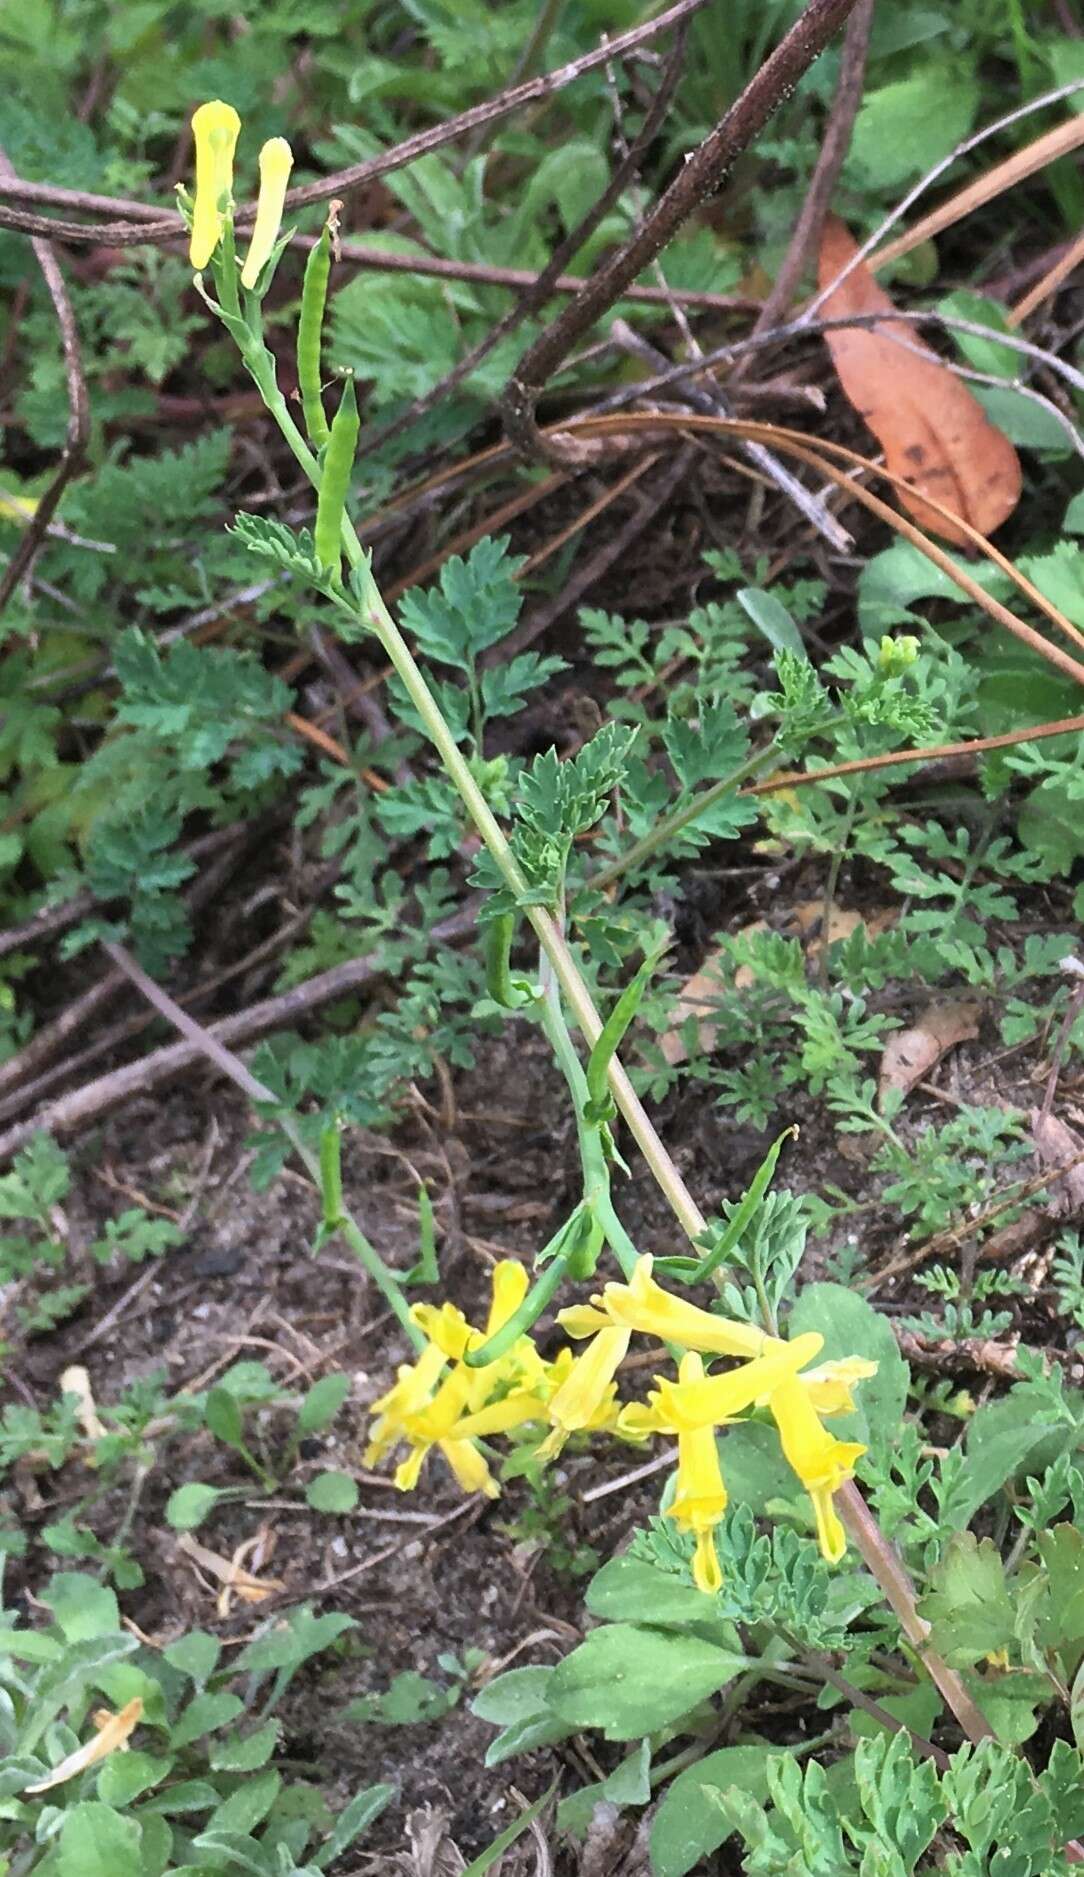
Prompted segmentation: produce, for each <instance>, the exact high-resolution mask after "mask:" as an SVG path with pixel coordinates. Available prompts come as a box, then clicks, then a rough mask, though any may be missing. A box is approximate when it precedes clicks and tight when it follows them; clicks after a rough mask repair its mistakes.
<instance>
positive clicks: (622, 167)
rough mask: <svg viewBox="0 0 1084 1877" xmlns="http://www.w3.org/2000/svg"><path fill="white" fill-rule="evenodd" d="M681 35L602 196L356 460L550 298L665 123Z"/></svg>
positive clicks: (366, 441)
mask: <svg viewBox="0 0 1084 1877" xmlns="http://www.w3.org/2000/svg"><path fill="white" fill-rule="evenodd" d="M687 33H688V22H687V20H682V21H681V22H680V23H679V25H678V29H677V33H676V35H675V40H674V47H673V51H672V52H671V54H670V57H669V58H668V59H667V61H666V64H665V66H664V67H663V71H662V76H661V78H660V80H659V83H658V86H657V88H656V91H655V95H654V97H653V98H652V100H651V105H650V107H649V109H648V111H647V114H646V116H645V117H644V121H643V123H642V125H641V126H640V130H639V132H638V133H637V135H636V137H635V138H634V139H633V141H632V143H631V144H630V146H629V148H628V149H627V150H626V151H625V152H624V154H623V156H622V158H621V161H620V162H619V163H618V164H617V166H616V168H615V169H614V171H613V173H612V175H611V176H610V179H609V181H608V182H607V184H606V187H605V188H604V189H603V191H602V194H601V195H600V196H599V197H598V198H597V200H596V201H595V202H593V203H592V205H591V207H590V208H589V209H588V210H587V213H586V214H585V215H582V216H581V217H580V219H579V221H578V222H577V223H576V225H575V227H574V228H570V229H569V231H568V233H567V234H566V235H565V237H564V239H563V240H562V241H560V242H558V244H557V246H556V248H555V249H554V251H553V253H552V254H551V256H550V258H549V260H548V261H547V263H546V265H545V267H544V268H543V269H542V272H541V273H540V274H539V275H537V276H536V278H535V279H534V280H532V281H531V283H530V285H529V286H526V287H524V289H523V291H522V293H521V294H520V295H519V298H518V299H517V300H516V301H515V303H514V305H512V306H510V307H509V309H508V311H507V312H506V313H504V314H503V315H502V317H501V318H500V319H499V320H498V321H497V323H496V325H495V326H491V327H490V329H489V331H488V332H487V333H486V335H485V337H484V338H482V339H480V340H479V341H478V343H477V345H474V346H471V348H470V349H469V351H467V352H464V353H463V355H462V357H461V358H458V359H457V360H456V362H455V364H454V365H453V366H452V368H451V370H450V371H448V372H446V373H445V374H444V376H443V378H442V379H441V380H440V382H439V384H435V385H433V387H432V388H431V390H429V391H426V392H424V393H423V394H422V396H421V397H418V398H415V399H414V402H413V403H412V404H409V405H408V406H407V408H406V410H405V411H401V412H400V413H399V415H398V416H397V417H395V418H393V419H392V420H391V421H390V422H388V423H385V424H381V425H378V426H377V427H376V428H374V429H372V430H369V431H367V432H363V434H362V436H361V437H360V439H359V443H358V447H359V450H360V452H361V453H362V455H364V454H365V452H366V451H367V450H368V451H371V450H377V449H381V448H383V446H384V445H385V444H386V443H388V442H390V441H391V439H392V438H393V437H397V436H399V435H401V433H402V432H403V431H404V430H408V429H409V428H410V426H411V424H413V423H415V422H416V421H417V419H418V418H419V417H424V415H425V413H426V412H427V411H429V410H432V408H433V406H434V405H435V404H438V403H439V402H440V401H441V399H442V398H444V397H446V396H447V395H448V393H449V392H450V391H454V390H455V388H456V386H457V385H459V384H462V382H463V380H464V378H466V377H467V376H468V374H469V373H470V372H472V371H473V370H474V369H475V367H476V366H477V365H480V364H481V362H482V360H483V359H485V358H488V357H489V355H490V353H491V352H492V351H493V349H494V347H495V346H497V345H499V344H500V342H501V340H502V339H507V338H508V336H509V334H511V333H513V332H514V331H515V330H516V328H517V327H518V326H521V325H522V324H523V322H524V320H525V319H529V318H530V315H531V314H532V313H536V312H537V311H538V310H539V308H540V307H541V306H543V305H544V304H545V302H546V301H547V300H548V299H549V298H550V297H551V295H552V292H553V287H554V283H555V281H557V280H559V279H560V278H561V275H562V273H563V270H564V268H565V266H566V264H567V263H568V262H569V261H570V260H571V259H572V256H573V255H574V254H578V253H579V251H580V249H581V248H582V247H583V246H584V243H585V242H587V241H588V240H589V239H590V237H591V236H592V235H593V234H594V232H595V230H596V228H597V227H598V225H599V223H600V222H601V220H602V218H603V216H604V215H607V214H609V211H610V210H611V209H612V208H613V206H614V203H615V202H617V201H618V199H619V197H620V196H621V195H622V193H623V192H624V190H625V189H627V188H628V186H629V184H630V183H631V182H632V181H633V179H634V178H635V176H636V175H637V173H638V171H639V168H640V164H641V162H642V161H643V158H644V156H645V155H646V153H647V151H648V150H649V149H650V147H651V145H652V143H653V142H654V140H655V138H656V137H657V135H658V133H659V131H660V129H661V127H662V125H663V123H664V122H665V119H666V114H667V111H668V110H669V108H670V105H671V103H672V101H673V97H674V92H675V91H676V90H677V84H678V79H679V78H680V77H681V70H682V65H683V63H684V56H685V44H686V38H687Z"/></svg>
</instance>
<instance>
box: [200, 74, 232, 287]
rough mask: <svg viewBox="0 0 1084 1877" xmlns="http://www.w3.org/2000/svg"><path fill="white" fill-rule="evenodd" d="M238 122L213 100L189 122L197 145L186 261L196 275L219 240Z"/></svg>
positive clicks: (230, 105) (228, 193)
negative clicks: (188, 261)
mask: <svg viewBox="0 0 1084 1877" xmlns="http://www.w3.org/2000/svg"><path fill="white" fill-rule="evenodd" d="M240 129H241V119H240V118H239V117H238V115H237V112H236V111H235V110H234V108H233V106H232V104H223V103H222V100H221V99H220V98H215V99H214V100H213V102H212V103H210V104H201V105H200V107H199V110H198V111H197V112H196V113H195V114H194V116H193V118H192V135H193V137H194V138H195V142H196V199H195V202H194V203H193V205H192V239H191V243H190V245H189V250H188V254H189V259H190V260H191V262H192V265H193V267H194V268H195V269H196V271H197V273H198V272H199V271H200V270H201V269H202V268H204V267H206V265H207V263H208V261H209V260H210V258H211V256H212V254H213V253H214V251H215V249H216V248H217V246H218V244H219V242H220V241H221V239H222V230H223V227H224V226H225V221H226V209H227V207H228V204H229V197H230V192H231V190H232V188H233V153H234V150H235V149H236V148H237V135H238V132H239V131H240Z"/></svg>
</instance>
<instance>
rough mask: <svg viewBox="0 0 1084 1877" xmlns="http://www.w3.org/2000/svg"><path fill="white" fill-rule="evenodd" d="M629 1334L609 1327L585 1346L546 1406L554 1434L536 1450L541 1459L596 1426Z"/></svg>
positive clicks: (549, 1456) (627, 1342)
mask: <svg viewBox="0 0 1084 1877" xmlns="http://www.w3.org/2000/svg"><path fill="white" fill-rule="evenodd" d="M630 1335H631V1331H630V1330H627V1329H619V1328H616V1327H615V1326H614V1325H612V1324H611V1325H610V1326H609V1327H608V1328H606V1329H604V1330H599V1331H598V1334H597V1335H596V1336H595V1337H594V1338H593V1339H592V1341H591V1342H590V1343H588V1345H587V1348H586V1349H585V1350H584V1352H583V1355H582V1356H577V1357H576V1360H575V1361H574V1362H573V1363H572V1365H571V1367H570V1369H569V1371H568V1374H567V1376H566V1377H565V1379H564V1381H563V1382H562V1383H561V1386H560V1388H559V1389H558V1390H557V1393H556V1394H555V1395H554V1397H553V1399H552V1400H551V1402H550V1403H549V1408H548V1410H547V1411H548V1414H549V1418H550V1421H551V1423H552V1425H553V1432H552V1434H551V1435H550V1436H549V1438H548V1440H544V1441H543V1443H542V1445H541V1447H540V1448H539V1449H538V1451H539V1453H540V1454H541V1456H542V1458H543V1459H546V1460H551V1459H552V1458H553V1456H554V1455H555V1454H558V1453H560V1451H561V1448H562V1447H563V1446H564V1444H565V1441H566V1440H567V1439H568V1436H569V1435H570V1434H573V1433H576V1432H578V1430H579V1429H580V1428H584V1427H590V1426H592V1425H593V1424H594V1423H595V1420H596V1417H597V1415H598V1414H599V1412H600V1410H603V1409H604V1408H605V1407H606V1406H607V1404H608V1398H609V1395H610V1391H611V1388H612V1386H613V1378H614V1376H615V1375H616V1374H617V1370H618V1367H619V1366H620V1364H621V1363H622V1362H623V1360H624V1357H625V1351H626V1350H627V1349H628V1346H629V1336H630Z"/></svg>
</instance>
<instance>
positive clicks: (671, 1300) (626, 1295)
mask: <svg viewBox="0 0 1084 1877" xmlns="http://www.w3.org/2000/svg"><path fill="white" fill-rule="evenodd" d="M651 1265H652V1260H651V1259H650V1258H647V1257H645V1258H640V1259H638V1260H637V1264H636V1269H635V1270H634V1271H633V1274H632V1277H631V1278H630V1280H629V1282H628V1283H627V1284H607V1286H606V1288H605V1290H604V1291H603V1293H602V1295H601V1297H595V1298H593V1299H592V1302H593V1303H594V1304H595V1305H596V1307H597V1308H598V1309H600V1310H604V1311H605V1312H606V1315H607V1316H608V1317H609V1319H610V1321H611V1323H622V1324H624V1325H626V1326H627V1328H629V1329H630V1330H641V1331H642V1332H643V1333H644V1334H645V1335H647V1336H657V1337H658V1338H659V1340H660V1342H664V1343H680V1344H681V1345H682V1347H683V1348H685V1349H696V1350H699V1351H700V1352H701V1354H703V1355H705V1356H759V1355H762V1354H763V1353H764V1350H765V1349H766V1348H767V1347H769V1346H770V1345H771V1344H772V1343H773V1342H775V1341H777V1338H775V1337H771V1336H767V1335H765V1333H764V1331H763V1330H758V1329H757V1328H756V1327H755V1325H754V1324H752V1323H734V1322H731V1321H729V1319H728V1318H726V1317H717V1316H713V1315H712V1314H711V1311H710V1310H701V1309H700V1308H699V1307H698V1306H697V1305H696V1304H692V1303H687V1302H686V1301H685V1299H684V1297H675V1296H673V1295H672V1293H671V1292H670V1291H667V1290H663V1288H662V1286H661V1284H656V1282H655V1280H654V1278H653V1277H652V1275H651Z"/></svg>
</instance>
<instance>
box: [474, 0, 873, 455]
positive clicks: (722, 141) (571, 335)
mask: <svg viewBox="0 0 1084 1877" xmlns="http://www.w3.org/2000/svg"><path fill="white" fill-rule="evenodd" d="M855 4H856V0H809V4H808V5H807V7H806V8H805V10H804V12H803V13H802V14H801V16H800V18H799V19H798V20H797V21H796V22H795V24H794V25H793V26H792V27H791V29H790V31H789V33H787V34H786V35H785V37H784V38H783V39H782V40H780V42H779V44H778V46H777V47H776V48H775V51H774V52H773V53H772V54H771V55H770V57H769V58H768V59H766V60H765V62H764V64H763V65H762V66H761V68H760V70H759V71H758V72H757V73H755V75H754V76H753V78H752V79H751V80H750V81H749V83H748V85H747V86H746V87H745V90H744V91H743V92H742V93H741V95H740V97H739V98H737V99H736V101H735V102H734V104H732V105H731V107H730V109H729V110H728V111H727V112H726V114H725V115H724V116H723V118H722V119H721V120H720V122H719V123H718V124H717V125H716V127H715V129H714V130H713V131H712V132H711V133H710V135H709V136H707V137H706V138H705V139H704V142H703V143H702V144H701V145H700V147H699V149H697V150H694V151H693V153H692V155H691V156H689V157H688V158H687V159H686V161H685V163H684V164H683V165H682V167H681V169H680V170H679V172H678V174H677V175H676V176H675V178H674V180H673V182H672V183H671V184H670V186H669V188H668V189H666V190H665V191H664V193H663V194H662V195H661V196H660V198H659V200H658V201H657V202H656V204H655V206H654V208H653V209H652V210H651V211H650V212H649V214H648V215H647V216H645V218H644V220H643V222H642V223H641V225H640V227H639V228H638V229H637V230H636V233H635V234H634V235H633V236H632V237H631V239H630V240H629V241H627V242H626V243H625V245H624V247H622V248H620V249H619V250H618V252H617V253H616V254H615V255H614V256H613V257H612V258H611V259H610V260H609V261H608V262H607V263H606V264H605V266H603V267H600V268H599V269H598V271H597V272H596V273H595V274H594V275H593V276H592V278H591V280H590V281H589V282H588V284H587V286H586V287H585V288H584V289H583V291H582V292H581V293H579V294H578V295H577V297H576V298H575V299H574V300H573V301H572V302H571V304H570V305H569V306H567V307H565V309H564V311H563V312H562V313H560V314H559V315H558V317H557V319H555V320H554V321H553V322H552V324H551V325H549V326H547V327H546V329H545V331H544V332H543V333H542V334H541V335H540V337H539V338H538V339H536V340H535V342H534V344H533V345H532V346H530V347H529V348H528V350H527V351H526V353H525V354H524V356H523V357H522V358H521V360H520V362H519V364H518V366H517V367H516V370H515V372H514V374H513V376H512V377H511V379H510V380H509V382H508V385H507V386H506V388H505V392H504V397H503V399H502V406H503V414H504V422H505V429H506V431H507V433H508V435H509V437H510V438H511V440H512V442H513V443H514V444H515V445H516V447H517V448H518V449H519V451H520V453H521V454H522V455H523V456H525V457H527V458H529V459H532V460H535V461H538V460H543V461H553V460H558V461H560V462H561V463H565V462H567V461H568V449H569V447H570V446H569V445H568V444H566V445H565V446H564V448H563V449H562V447H561V445H560V444H557V443H555V442H553V441H547V440H544V439H543V437H542V435H541V434H540V432H539V429H538V426H537V424H536V422H535V405H536V404H537V402H538V399H539V397H540V396H541V394H542V391H543V390H544V388H545V386H546V384H547V383H548V382H549V380H550V379H551V378H552V377H553V375H554V373H555V372H556V371H558V370H559V369H560V367H561V365H563V363H564V361H565V359H566V358H567V357H568V354H569V352H570V351H571V350H572V348H573V346H574V345H575V344H576V343H577V341H578V340H579V339H581V338H582V337H583V335H584V334H585V333H586V332H588V331H589V330H590V328H591V327H592V326H594V324H595V323H596V321H597V320H599V319H601V318H602V316H603V315H604V314H605V313H606V312H608V311H609V309H610V307H611V306H613V305H614V303H615V301H617V300H618V299H620V297H621V295H622V293H623V292H624V290H625V288H626V287H628V286H630V285H631V283H632V282H633V281H634V280H635V279H636V276H637V275H638V274H640V273H642V272H643V270H644V268H645V267H649V266H650V264H651V262H652V261H653V260H655V258H656V256H657V255H659V254H661V253H662V251H663V249H664V248H665V247H666V245H667V243H668V242H669V241H670V240H671V239H672V237H673V236H674V235H675V234H676V233H677V231H678V229H679V228H680V227H681V226H682V224H683V223H684V222H686V221H687V220H688V218H689V216H690V215H691V214H692V213H693V212H694V210H695V209H697V208H699V207H700V205H701V204H702V203H703V202H705V201H706V200H707V198H708V197H709V196H711V195H713V194H714V193H715V192H716V191H717V190H718V189H719V188H720V187H721V186H722V184H723V182H724V181H725V180H726V177H727V176H728V174H729V172H730V170H731V168H732V167H733V165H734V163H735V161H736V160H737V158H738V157H739V156H740V155H741V153H742V151H743V150H745V149H747V148H748V146H749V144H750V143H752V141H753V139H754V138H755V137H756V136H757V135H758V134H759V132H760V131H761V130H762V129H763V128H764V125H765V124H766V123H767V121H768V119H769V117H770V116H771V115H772V112H773V111H775V110H776V109H777V108H778V106H779V105H780V104H781V103H782V101H783V99H784V98H786V97H789V96H790V94H791V92H792V91H793V90H794V87H795V85H796V84H797V82H798V80H799V78H801V76H802V74H803V72H805V71H806V70H807V69H808V67H809V66H810V65H811V64H812V63H813V60H814V59H815V58H816V57H817V55H818V53H820V52H822V51H823V50H824V47H825V46H826V45H827V44H828V41H829V40H830V39H831V37H832V35H833V33H835V32H836V30H837V28H838V27H839V26H841V25H842V24H843V21H844V20H845V19H846V18H847V16H848V15H849V14H850V13H851V11H852V10H853V8H854V6H855ZM617 47H618V42H617V41H616V40H615V41H614V44H613V47H612V48H611V51H616V50H617ZM578 460H581V461H582V460H583V457H582V454H581V456H580V457H579V459H578Z"/></svg>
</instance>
